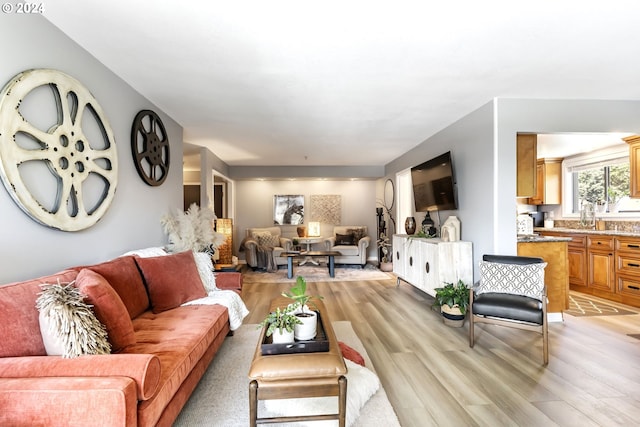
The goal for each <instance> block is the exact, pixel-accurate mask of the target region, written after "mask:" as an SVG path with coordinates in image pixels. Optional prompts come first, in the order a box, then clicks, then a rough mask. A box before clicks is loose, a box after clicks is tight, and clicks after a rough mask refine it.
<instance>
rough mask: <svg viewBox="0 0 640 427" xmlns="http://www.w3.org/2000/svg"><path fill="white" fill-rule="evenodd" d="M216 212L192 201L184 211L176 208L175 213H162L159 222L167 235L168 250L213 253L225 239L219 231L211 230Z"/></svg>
mask: <svg viewBox="0 0 640 427" xmlns="http://www.w3.org/2000/svg"><path fill="white" fill-rule="evenodd" d="M216 218H217V217H216V214H215V213H214V212H213V211H212V210H211V209H209V208H200V207H198V205H196V204H195V203H193V204H192V205H191V206H189V209H187V211H186V212H184V211H181V210H179V209H178V210H177V211H176V213H175V215H169V214H167V215H164V216H163V217H162V218H161V219H160V223H161V224H162V227H163V228H164V231H165V233H167V235H168V237H169V244H168V247H167V249H168V250H169V252H173V253H176V252H183V251H187V250H192V251H195V252H209V253H211V254H213V252H214V250H215V249H217V248H218V246H219V245H220V244H222V243H223V242H224V240H225V237H224V235H223V234H221V233H216V232H215V231H213V221H214V220H215V219H216Z"/></svg>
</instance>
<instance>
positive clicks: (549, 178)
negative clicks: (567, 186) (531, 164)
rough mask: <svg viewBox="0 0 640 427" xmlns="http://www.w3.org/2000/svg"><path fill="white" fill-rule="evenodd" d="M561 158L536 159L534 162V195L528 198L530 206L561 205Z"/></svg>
mask: <svg viewBox="0 0 640 427" xmlns="http://www.w3.org/2000/svg"><path fill="white" fill-rule="evenodd" d="M562 160H563V159H561V158H545V159H538V160H537V162H536V193H535V196H534V197H530V198H529V204H531V205H559V204H561V203H562Z"/></svg>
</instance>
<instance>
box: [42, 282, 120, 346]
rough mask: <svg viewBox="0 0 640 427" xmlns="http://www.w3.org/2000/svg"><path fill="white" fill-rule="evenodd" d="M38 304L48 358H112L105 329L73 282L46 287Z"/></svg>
mask: <svg viewBox="0 0 640 427" xmlns="http://www.w3.org/2000/svg"><path fill="white" fill-rule="evenodd" d="M42 288H43V290H42V292H40V294H39V296H38V299H37V300H36V307H37V308H38V310H39V311H40V333H41V334H42V340H43V341H44V345H45V349H46V350H47V354H48V355H56V356H57V355H61V356H62V357H64V358H74V357H77V356H81V355H83V354H109V353H110V352H111V345H110V344H109V340H108V338H107V331H106V329H105V327H104V326H103V325H102V324H101V323H100V322H99V321H98V319H97V318H96V316H95V314H94V313H93V311H91V306H90V305H89V304H87V303H85V302H84V301H83V299H84V296H83V295H82V293H81V292H80V290H78V289H77V288H76V287H75V286H73V282H71V283H68V284H66V285H62V284H60V283H57V284H49V285H43V287H42Z"/></svg>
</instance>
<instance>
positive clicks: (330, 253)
mask: <svg viewBox="0 0 640 427" xmlns="http://www.w3.org/2000/svg"><path fill="white" fill-rule="evenodd" d="M340 255H342V254H341V253H340V252H338V251H308V252H282V253H281V254H280V256H286V257H287V277H288V278H289V279H291V278H292V277H293V259H294V258H300V257H309V258H313V257H325V256H326V257H327V258H328V261H327V267H328V268H329V276H331V277H336V265H335V258H334V257H336V256H340Z"/></svg>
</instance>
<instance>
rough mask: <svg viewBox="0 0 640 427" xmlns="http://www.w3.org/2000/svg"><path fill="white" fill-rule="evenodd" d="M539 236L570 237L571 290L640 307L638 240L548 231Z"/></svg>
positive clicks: (639, 241) (606, 235)
mask: <svg viewBox="0 0 640 427" xmlns="http://www.w3.org/2000/svg"><path fill="white" fill-rule="evenodd" d="M540 234H541V235H544V236H560V237H570V238H571V241H570V242H569V244H568V261H569V286H570V289H571V290H575V291H580V292H584V293H588V294H591V295H595V296H598V297H600V298H605V299H609V300H611V301H616V302H620V303H623V304H628V305H631V306H634V307H640V237H636V236H614V235H610V234H606V233H580V232H579V231H577V232H575V233H574V232H566V231H547V230H544V231H541V232H540Z"/></svg>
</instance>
